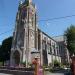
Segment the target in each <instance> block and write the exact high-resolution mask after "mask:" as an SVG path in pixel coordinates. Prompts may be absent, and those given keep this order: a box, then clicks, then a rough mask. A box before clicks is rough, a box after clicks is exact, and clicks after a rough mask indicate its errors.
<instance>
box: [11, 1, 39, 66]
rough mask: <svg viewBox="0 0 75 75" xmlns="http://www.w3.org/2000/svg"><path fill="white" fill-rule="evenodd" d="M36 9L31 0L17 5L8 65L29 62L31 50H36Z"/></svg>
mask: <svg viewBox="0 0 75 75" xmlns="http://www.w3.org/2000/svg"><path fill="white" fill-rule="evenodd" d="M37 36H38V33H37V27H36V8H35V5H34V4H33V3H32V0H25V1H24V2H22V1H21V2H20V3H19V7H18V12H17V15H16V25H15V30H14V32H13V41H12V48H11V56H10V65H11V66H15V65H19V64H20V63H22V62H26V64H27V63H29V62H31V51H32V49H35V50H38V49H37V48H38V46H37V45H38V44H37V43H38V41H37Z"/></svg>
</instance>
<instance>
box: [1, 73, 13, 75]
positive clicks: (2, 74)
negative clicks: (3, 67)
mask: <svg viewBox="0 0 75 75" xmlns="http://www.w3.org/2000/svg"><path fill="white" fill-rule="evenodd" d="M0 75H12V74H4V73H0Z"/></svg>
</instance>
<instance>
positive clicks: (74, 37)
mask: <svg viewBox="0 0 75 75" xmlns="http://www.w3.org/2000/svg"><path fill="white" fill-rule="evenodd" d="M65 36H66V38H67V48H68V50H69V53H70V56H72V55H73V54H75V26H73V25H71V26H70V27H69V28H67V30H66V31H65Z"/></svg>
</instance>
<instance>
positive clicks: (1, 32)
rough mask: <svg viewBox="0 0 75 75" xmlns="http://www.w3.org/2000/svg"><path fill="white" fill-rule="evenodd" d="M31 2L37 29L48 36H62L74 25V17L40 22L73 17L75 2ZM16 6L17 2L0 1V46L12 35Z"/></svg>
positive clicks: (35, 0) (47, 0) (40, 0)
mask: <svg viewBox="0 0 75 75" xmlns="http://www.w3.org/2000/svg"><path fill="white" fill-rule="evenodd" d="M23 1H24V0H23ZM32 1H33V3H35V5H36V7H37V9H36V11H37V17H38V19H37V20H38V22H37V24H38V27H39V28H40V29H41V30H42V31H44V32H45V33H47V34H48V35H49V36H51V37H54V36H59V35H63V34H64V31H65V30H66V29H67V27H69V26H70V25H71V24H73V25H75V16H72V17H68V18H63V19H56V20H49V21H41V20H47V19H52V18H59V17H65V16H71V15H75V0H32ZM18 4H19V0H0V44H1V43H2V41H3V40H4V39H5V38H7V37H9V36H11V35H13V31H14V27H15V19H16V13H17V11H18Z"/></svg>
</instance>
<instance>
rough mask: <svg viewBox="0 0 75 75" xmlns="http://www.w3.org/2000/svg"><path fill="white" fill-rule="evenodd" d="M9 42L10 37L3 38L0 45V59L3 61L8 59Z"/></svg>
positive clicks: (10, 41)
mask: <svg viewBox="0 0 75 75" xmlns="http://www.w3.org/2000/svg"><path fill="white" fill-rule="evenodd" d="M11 44H12V37H9V38H6V39H5V40H3V42H2V45H1V47H0V61H2V62H4V61H6V60H9V59H10V52H11Z"/></svg>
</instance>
